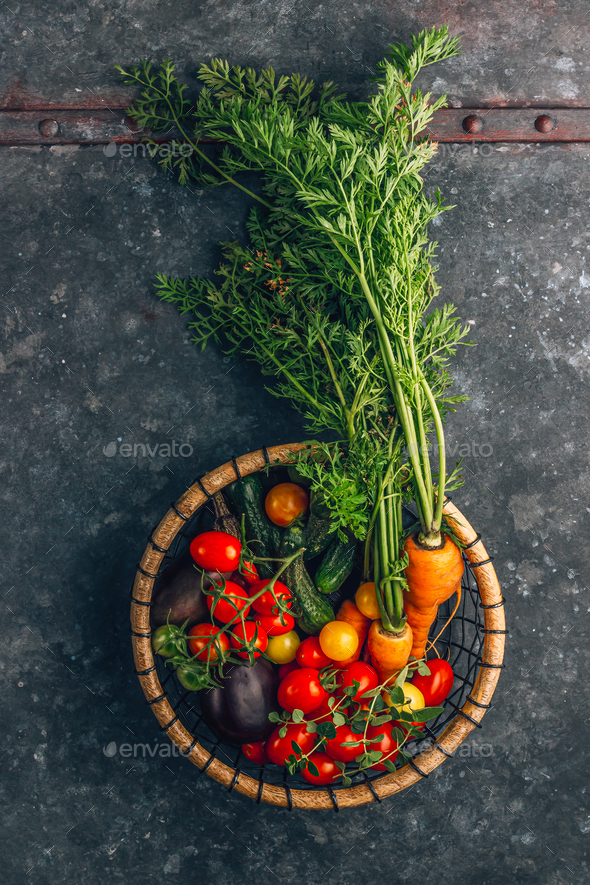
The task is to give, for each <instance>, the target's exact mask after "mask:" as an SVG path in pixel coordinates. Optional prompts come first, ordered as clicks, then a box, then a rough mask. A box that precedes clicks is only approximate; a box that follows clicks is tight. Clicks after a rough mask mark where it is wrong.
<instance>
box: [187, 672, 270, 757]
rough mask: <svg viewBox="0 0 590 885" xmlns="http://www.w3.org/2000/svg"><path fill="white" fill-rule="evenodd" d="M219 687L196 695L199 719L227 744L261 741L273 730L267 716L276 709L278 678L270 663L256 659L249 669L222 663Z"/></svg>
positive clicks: (204, 690)
mask: <svg viewBox="0 0 590 885" xmlns="http://www.w3.org/2000/svg"><path fill="white" fill-rule="evenodd" d="M223 673H224V676H227V678H226V679H224V680H223V687H222V688H214V689H203V691H201V692H200V693H199V697H200V700H201V712H202V714H203V720H204V722H205V724H206V725H208V726H209V728H210V729H211V731H212V732H213V733H214V734H215V735H216V736H217V737H218V738H220V739H221V740H222V741H226V742H227V743H228V744H236V745H240V744H250V743H254V742H255V741H264V740H266V738H267V737H268V736H269V734H270V733H271V731H272V730H273V728H274V727H275V726H274V724H273V723H272V722H270V721H269V719H268V714H269V713H272V712H273V711H274V712H276V713H278V712H279V710H280V707H279V704H278V701H277V687H278V684H279V678H278V676H277V674H276V672H275V670H274V669H273V666H272V664H271V663H270V662H269V661H267V660H266V659H265V658H258V660H257V661H256V662H255V663H254V665H253V666H252V667H250V666H240V665H239V664H229V663H228V664H225V665H224V669H223Z"/></svg>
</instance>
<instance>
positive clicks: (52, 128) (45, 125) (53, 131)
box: [39, 119, 59, 138]
mask: <svg viewBox="0 0 590 885" xmlns="http://www.w3.org/2000/svg"><path fill="white" fill-rule="evenodd" d="M39 132H40V133H41V135H42V136H43V137H44V138H51V137H52V136H53V135H57V133H58V132H59V125H58V124H57V123H56V121H55V120H49V119H47V120H41V122H40V123H39Z"/></svg>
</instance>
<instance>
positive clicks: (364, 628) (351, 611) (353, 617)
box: [334, 599, 371, 670]
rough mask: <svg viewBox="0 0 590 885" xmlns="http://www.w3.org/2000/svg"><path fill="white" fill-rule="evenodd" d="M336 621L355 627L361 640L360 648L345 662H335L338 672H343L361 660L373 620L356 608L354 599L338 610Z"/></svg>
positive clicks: (347, 600) (344, 603) (347, 601)
mask: <svg viewBox="0 0 590 885" xmlns="http://www.w3.org/2000/svg"><path fill="white" fill-rule="evenodd" d="M336 620H337V621H345V622H346V623H347V624H350V626H351V627H354V629H355V630H356V632H357V633H358V638H359V644H358V648H357V650H356V651H355V653H354V654H353V655H351V656H350V657H349V658H347V659H346V660H345V661H334V666H335V667H336V668H337V669H338V670H341V669H342V667H345V666H346V664H352V663H354V661H358V659H359V658H360V656H361V652H362V650H363V645H364V643H365V639H366V638H367V633H368V632H369V625H370V623H371V619H370V618H367V617H365V615H364V614H363V613H362V612H361V611H360V610H359V609H358V608H357V607H356V605H355V604H354V602H353V601H352V599H345V600H344V602H343V603H342V605H341V606H340V608H339V609H338V614H337V615H336Z"/></svg>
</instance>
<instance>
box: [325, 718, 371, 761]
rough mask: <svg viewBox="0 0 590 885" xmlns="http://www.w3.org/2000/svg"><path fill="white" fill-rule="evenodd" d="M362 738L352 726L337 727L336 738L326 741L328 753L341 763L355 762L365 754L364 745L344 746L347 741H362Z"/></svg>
mask: <svg viewBox="0 0 590 885" xmlns="http://www.w3.org/2000/svg"><path fill="white" fill-rule="evenodd" d="M362 738H363V736H362V734H355V733H354V732H353V730H352V728H351V727H350V725H337V726H336V737H335V738H331V739H330V740H328V741H326V753H327V754H328V755H329V756H331V757H332V759H337V760H338V761H339V762H354V760H355V759H356V757H357V756H359V755H360V754H361V753H362V752H363V745H362V744H359V745H358V746H356V747H343V746H342V744H343V743H344V742H345V741H361V740H362Z"/></svg>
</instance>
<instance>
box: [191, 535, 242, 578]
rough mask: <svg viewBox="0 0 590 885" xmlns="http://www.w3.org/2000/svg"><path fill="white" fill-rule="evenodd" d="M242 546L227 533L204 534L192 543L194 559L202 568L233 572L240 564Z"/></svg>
mask: <svg viewBox="0 0 590 885" xmlns="http://www.w3.org/2000/svg"><path fill="white" fill-rule="evenodd" d="M241 550H242V544H241V542H240V541H239V540H238V539H237V538H234V536H233V535H228V533H227V532H203V534H202V535H197V537H196V538H193V540H192V541H191V546H190V552H191V556H192V558H193V559H194V560H195V562H196V563H197V565H200V566H201V568H204V569H209V570H211V571H216V572H233V571H234V570H235V569H237V567H238V565H239V564H240V552H241Z"/></svg>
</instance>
